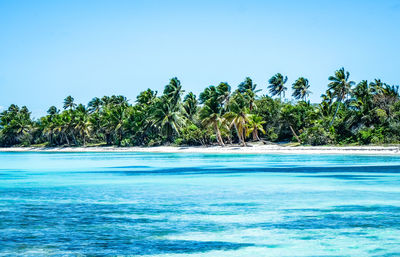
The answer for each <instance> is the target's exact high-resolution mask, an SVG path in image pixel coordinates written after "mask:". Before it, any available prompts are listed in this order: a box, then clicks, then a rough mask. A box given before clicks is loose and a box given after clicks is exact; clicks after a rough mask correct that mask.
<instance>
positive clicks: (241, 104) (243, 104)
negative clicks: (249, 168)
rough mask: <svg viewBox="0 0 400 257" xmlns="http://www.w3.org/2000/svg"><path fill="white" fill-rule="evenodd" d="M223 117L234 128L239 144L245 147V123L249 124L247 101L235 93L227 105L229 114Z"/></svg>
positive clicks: (238, 93) (241, 95)
mask: <svg viewBox="0 0 400 257" xmlns="http://www.w3.org/2000/svg"><path fill="white" fill-rule="evenodd" d="M224 117H225V118H226V119H227V120H229V121H230V126H231V127H235V130H236V134H237V136H238V138H239V143H240V144H241V145H242V146H246V140H245V135H246V134H247V123H248V122H249V114H248V109H247V101H246V99H245V97H244V96H243V94H241V93H240V92H238V91H237V92H236V93H235V94H234V95H233V97H232V100H231V101H230V103H229V112H227V113H226V114H225V115H224Z"/></svg>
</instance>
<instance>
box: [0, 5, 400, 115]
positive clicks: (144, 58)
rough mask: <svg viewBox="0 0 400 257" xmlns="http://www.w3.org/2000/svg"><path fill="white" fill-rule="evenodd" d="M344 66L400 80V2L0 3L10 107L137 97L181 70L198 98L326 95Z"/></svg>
mask: <svg viewBox="0 0 400 257" xmlns="http://www.w3.org/2000/svg"><path fill="white" fill-rule="evenodd" d="M342 66H344V67H345V68H346V69H347V70H349V71H350V72H351V78H352V79H353V80H355V81H360V80H362V79H368V80H372V79H374V78H376V77H379V78H381V79H382V80H383V81H385V82H387V83H390V84H398V83H399V82H400V1H396V0H392V1H389V0H388V1H385V0H382V1H369V0H364V1H329V2H328V1H249V0H247V1H218V0H215V1H207V0H205V1H204V0H203V1H148V0H146V1H118V0H116V1H111V0H110V1H101V0H96V1H73V0H68V1H57V0H54V1H40V0H35V1H30V0H29V1H18V0H16V1H9V0H0V106H2V107H7V106H8V105H10V104H11V103H15V104H18V105H27V106H28V107H29V108H30V110H32V112H33V114H34V116H36V117H38V116H39V115H42V114H44V113H45V112H46V110H47V109H48V107H49V106H51V105H56V106H58V107H61V106H62V101H63V99H64V98H65V96H67V95H72V96H74V97H75V99H76V101H77V102H83V103H87V102H88V101H89V100H90V99H91V98H92V97H94V96H103V95H111V94H122V95H125V96H127V97H128V99H131V102H133V101H134V100H135V99H136V95H137V94H138V93H139V92H140V91H142V90H145V89H147V88H152V89H155V90H158V91H159V92H160V91H162V89H163V87H164V85H165V84H167V83H168V80H169V79H170V78H171V77H174V76H177V77H178V78H179V79H180V80H181V82H182V84H183V86H184V88H185V90H186V91H187V92H189V91H193V92H195V93H196V94H198V93H199V92H200V91H201V90H202V89H203V88H204V87H206V86H208V85H211V84H218V83H219V82H220V81H227V82H228V83H229V84H230V85H231V86H232V87H236V86H237V84H238V83H239V82H240V81H242V80H244V78H245V77H246V76H250V77H251V78H253V80H254V81H255V82H256V83H257V84H258V87H259V88H261V89H263V93H266V92H267V91H266V85H267V80H268V79H269V78H270V77H271V76H272V75H273V74H275V73H277V72H281V73H283V74H285V75H287V76H288V77H289V81H288V84H289V85H288V86H290V85H291V84H292V83H293V81H294V80H295V79H296V78H297V77H299V76H305V77H307V78H308V79H309V80H310V83H311V86H312V88H311V89H312V91H313V92H314V93H313V95H312V97H311V100H312V101H319V97H320V95H321V93H323V91H325V89H326V85H327V83H328V79H327V78H328V76H329V75H331V74H332V73H333V72H334V71H335V70H336V69H338V68H340V67H342ZM289 93H290V92H289Z"/></svg>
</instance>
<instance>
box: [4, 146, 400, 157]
mask: <svg viewBox="0 0 400 257" xmlns="http://www.w3.org/2000/svg"><path fill="white" fill-rule="evenodd" d="M0 152H56V153H57V152H59V153H77V152H103V153H107V152H109V153H119V152H137V153H209V154H279V153H281V154H353V155H359V154H362V155H400V148H399V147H397V146H343V147H338V146H278V145H253V146H249V147H240V146H225V147H220V146H209V147H204V146H153V147H115V146H93V147H91V146H87V147H0Z"/></svg>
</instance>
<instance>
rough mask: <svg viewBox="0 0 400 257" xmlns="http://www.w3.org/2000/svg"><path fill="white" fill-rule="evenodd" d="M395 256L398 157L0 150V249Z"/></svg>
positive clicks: (7, 252)
mask: <svg viewBox="0 0 400 257" xmlns="http://www.w3.org/2000/svg"><path fill="white" fill-rule="evenodd" d="M86 255H88V256H207V257H212V256H218V257H220V256H229V257H234V256H252V257H254V256H291V257H292V256H400V157H397V156H345V155H215V154H154V153H0V256H86Z"/></svg>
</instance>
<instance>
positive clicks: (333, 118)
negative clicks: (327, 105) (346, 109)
mask: <svg viewBox="0 0 400 257" xmlns="http://www.w3.org/2000/svg"><path fill="white" fill-rule="evenodd" d="M340 104H341V101H338V105H337V106H336V110H335V113H334V114H333V117H332V120H331V122H330V123H329V127H330V126H332V124H333V121H334V120H335V118H336V114H337V112H338V110H339V107H340Z"/></svg>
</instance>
